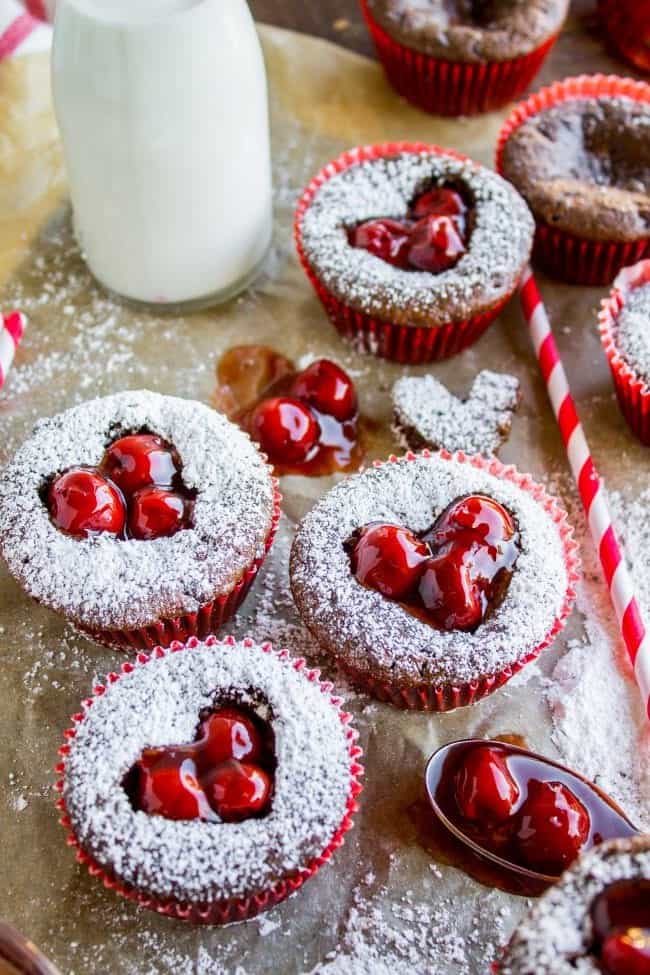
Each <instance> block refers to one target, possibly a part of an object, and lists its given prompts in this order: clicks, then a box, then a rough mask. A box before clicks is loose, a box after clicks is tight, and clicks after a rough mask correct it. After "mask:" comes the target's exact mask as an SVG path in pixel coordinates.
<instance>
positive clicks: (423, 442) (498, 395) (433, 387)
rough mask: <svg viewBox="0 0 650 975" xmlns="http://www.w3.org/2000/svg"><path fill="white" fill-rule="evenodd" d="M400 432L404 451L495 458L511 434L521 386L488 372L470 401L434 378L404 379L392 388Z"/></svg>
mask: <svg viewBox="0 0 650 975" xmlns="http://www.w3.org/2000/svg"><path fill="white" fill-rule="evenodd" d="M392 399H393V410H394V417H395V427H394V429H395V432H396V434H397V436H398V438H399V440H400V442H401V443H402V444H403V446H405V447H410V448H411V449H413V450H420V449H422V448H423V447H428V448H431V449H433V450H448V451H449V452H450V453H454V452H455V451H457V450H462V451H464V452H465V453H467V454H483V455H488V456H489V455H491V454H494V453H495V452H496V451H497V450H498V448H499V447H500V446H501V444H502V443H503V442H504V440H506V439H507V438H508V436H509V434H510V429H511V426H512V416H513V413H514V411H515V410H516V409H517V406H518V405H519V401H520V388H519V380H518V379H517V378H516V377H515V376H510V375H508V374H507V373H497V372H491V371H490V370H489V369H484V370H483V371H482V372H480V373H479V374H478V376H477V377H476V379H475V380H474V382H473V384H472V387H471V389H470V391H469V395H468V396H467V399H465V400H462V399H459V398H458V397H457V396H454V395H453V393H450V392H449V390H448V389H447V387H446V386H444V385H443V384H442V383H441V382H439V381H438V380H437V379H435V378H434V377H433V376H403V377H402V378H401V379H398V381H397V382H396V383H395V385H394V386H393V392H392Z"/></svg>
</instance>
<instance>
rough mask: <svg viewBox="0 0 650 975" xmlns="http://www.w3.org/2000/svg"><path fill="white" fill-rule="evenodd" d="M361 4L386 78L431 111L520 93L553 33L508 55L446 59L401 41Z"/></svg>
mask: <svg viewBox="0 0 650 975" xmlns="http://www.w3.org/2000/svg"><path fill="white" fill-rule="evenodd" d="M360 4H361V11H362V13H363V16H364V18H365V21H366V24H367V26H368V30H369V31H370V35H371V37H372V39H373V41H374V44H375V48H376V50H377V56H378V58H379V60H380V61H381V63H382V66H383V68H384V71H385V73H386V77H387V78H388V81H389V82H390V84H391V85H392V86H393V88H394V89H395V90H396V91H397V93H398V94H399V95H401V96H402V97H403V98H406V100H407V101H409V102H411V104H413V105H415V106H416V107H417V108H421V109H423V111H425V112H431V113H432V114H433V115H477V114H480V113H481V112H490V111H492V110H493V109H497V108H501V107H503V105H507V104H508V102H511V101H513V100H514V99H515V98H519V96H520V95H522V94H523V93H524V92H525V90H526V89H527V88H528V86H529V85H530V83H531V82H532V80H533V78H534V77H535V75H536V74H537V73H538V71H539V70H540V68H541V67H542V64H543V63H544V61H545V60H546V58H547V57H548V55H549V53H550V51H551V48H552V47H553V45H554V44H555V42H556V40H557V38H558V35H557V34H554V35H553V36H552V37H549V38H548V40H546V41H544V43H543V44H541V45H540V46H539V47H537V48H535V50H534V51H531V52H530V53H529V54H523V55H521V57H517V58H513V59H511V60H509V61H445V60H443V59H441V58H436V57H434V56H433V55H431V54H424V53H423V52H422V51H416V50H415V49H414V48H411V47H406V46H405V45H404V44H400V43H399V42H398V41H396V40H395V39H394V38H392V37H391V36H390V34H388V33H387V31H385V30H384V28H383V27H382V26H381V24H379V23H378V22H377V21H376V20H375V19H374V17H373V16H372V13H371V11H370V8H369V6H368V2H367V0H360Z"/></svg>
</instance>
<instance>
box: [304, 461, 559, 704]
mask: <svg viewBox="0 0 650 975" xmlns="http://www.w3.org/2000/svg"><path fill="white" fill-rule="evenodd" d="M461 458H462V455H459V457H453V458H451V459H450V458H449V455H443V454H438V455H429V454H428V453H427V452H423V453H422V454H419V455H407V456H406V457H404V458H402V459H400V460H393V462H392V463H390V462H389V463H386V464H382V465H380V466H378V467H375V468H373V469H370V470H367V471H364V472H363V473H362V474H358V475H356V476H354V477H350V478H348V479H347V480H346V481H344V482H342V483H341V484H338V485H337V486H336V487H335V488H334V489H333V490H332V491H330V492H329V494H327V495H326V496H325V497H324V498H323V499H322V500H321V501H320V502H319V503H318V504H317V505H316V506H315V508H313V509H312V511H311V512H310V513H309V514H308V515H307V517H306V518H305V519H304V520H303V522H302V523H301V525H300V528H299V530H298V532H297V535H296V538H295V541H294V545H293V548H292V552H291V567H290V571H291V587H292V591H293V594H294V598H295V600H296V604H297V607H298V610H299V612H300V615H301V616H302V618H303V620H304V622H305V623H306V624H307V626H308V627H309V628H310V629H311V630H312V631H313V633H314V634H315V636H316V637H317V639H318V640H319V642H320V643H321V644H322V645H323V646H324V647H325V648H326V649H328V650H330V651H331V652H332V653H333V654H334V655H336V656H337V657H340V658H341V659H342V661H343V662H344V664H349V665H350V667H351V668H352V669H353V670H355V671H357V672H361V673H363V674H366V675H368V676H371V677H374V678H376V679H379V680H389V681H390V682H392V683H395V684H401V685H403V686H409V687H410V686H417V685H420V684H433V685H438V684H450V683H452V684H453V683H460V684H466V683H468V682H469V681H472V680H475V679H477V678H480V677H485V676H488V675H491V674H495V673H499V672H501V671H503V670H504V669H505V668H507V667H508V666H510V665H513V664H515V663H516V662H518V661H520V660H522V659H524V658H526V657H527V656H528V655H530V653H531V652H532V651H533V650H535V649H536V648H537V647H538V646H539V645H540V644H541V643H542V642H543V641H544V640H545V638H546V637H547V635H548V634H549V631H550V630H551V629H552V627H553V625H554V623H555V621H556V618H557V617H558V615H559V614H560V612H561V610H562V607H563V605H564V602H565V599H566V596H567V589H568V587H569V585H570V580H569V578H568V570H567V565H566V562H565V548H564V546H565V541H564V539H565V538H566V536H567V535H568V534H570V532H569V529H568V528H567V527H566V525H565V519H566V516H565V515H564V514H563V513H560V509H559V508H558V507H557V506H556V505H555V504H554V503H552V502H551V500H550V499H548V498H546V497H545V496H544V494H543V491H542V490H541V488H535V490H526V489H524V487H523V486H522V485H521V483H517V482H516V481H515V480H510V479H507V478H505V477H497V476H495V475H493V474H491V473H489V471H488V470H486V469H484V468H483V467H478V466H475V465H474V464H473V463H472V462H471V460H467V459H461ZM506 470H507V469H506ZM510 470H511V469H510ZM527 483H528V485H529V486H530V487H531V488H534V485H532V482H530V481H529V482H527ZM469 494H481V495H487V496H488V497H490V498H492V499H493V500H495V501H497V502H499V503H500V504H502V505H504V506H505V507H506V508H507V509H508V510H509V511H510V512H511V513H512V515H513V516H514V519H515V522H516V525H517V528H518V531H519V545H520V552H519V556H518V559H517V564H516V567H515V569H514V572H513V574H512V578H511V579H510V584H509V588H508V591H507V594H506V595H505V598H504V599H503V601H502V602H501V604H500V605H499V606H498V607H497V608H496V609H495V610H494V612H493V613H492V614H491V615H490V616H488V618H487V619H486V620H485V621H484V622H482V623H481V624H480V626H479V627H478V628H477V629H476V630H475V631H474V632H463V631H461V630H452V631H443V630H438V629H436V628H435V627H434V626H432V625H430V624H428V623H426V622H422V621H421V620H420V619H418V618H417V617H416V616H414V615H412V614H411V613H409V612H408V611H407V610H406V609H405V608H403V607H402V606H401V605H400V604H399V603H398V602H394V601H392V600H388V599H386V598H385V597H384V596H383V595H382V594H381V593H379V592H377V591H375V590H372V589H369V588H366V587H364V586H363V585H361V584H360V583H359V582H358V581H357V579H356V578H355V576H354V575H353V573H352V569H351V564H350V558H349V555H348V553H347V551H346V547H345V543H346V542H347V540H348V539H349V538H350V537H351V536H352V535H353V533H354V532H355V531H356V530H357V529H359V528H361V527H363V526H364V525H368V524H370V523H372V522H385V523H390V524H395V525H401V526H405V527H407V528H409V529H410V530H411V531H413V532H415V533H422V532H425V531H426V530H427V529H429V528H430V527H431V525H432V524H433V522H434V521H435V519H436V517H437V516H438V515H440V514H441V513H442V512H443V511H444V510H445V509H446V508H447V507H448V506H449V505H450V504H451V503H452V502H453V501H455V500H456V499H458V498H461V497H463V496H466V495H469Z"/></svg>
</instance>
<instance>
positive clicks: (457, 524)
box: [424, 494, 516, 548]
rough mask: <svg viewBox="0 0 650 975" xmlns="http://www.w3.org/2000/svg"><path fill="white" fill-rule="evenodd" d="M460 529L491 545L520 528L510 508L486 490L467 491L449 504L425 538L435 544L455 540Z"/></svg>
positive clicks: (499, 542) (504, 539) (494, 545)
mask: <svg viewBox="0 0 650 975" xmlns="http://www.w3.org/2000/svg"><path fill="white" fill-rule="evenodd" d="M459 530H463V531H466V532H468V533H470V534H471V535H472V536H474V537H475V538H476V539H477V540H478V541H481V542H483V543H484V544H486V545H488V546H490V547H497V546H499V545H500V544H501V543H502V542H508V541H510V540H511V539H512V538H513V537H514V535H515V532H516V528H515V523H514V520H513V517H512V515H511V514H510V512H509V511H507V510H506V509H505V508H504V507H503V505H502V504H499V502H498V501H495V500H494V499H493V498H488V497H486V496H485V495H483V494H471V495H467V497H464V498H459V500H458V501H455V502H454V503H453V504H451V505H449V507H448V508H446V509H445V511H443V513H442V514H441V515H440V517H439V518H438V519H437V521H436V523H435V525H434V526H433V528H432V529H430V530H429V531H428V532H427V533H426V534H425V536H424V538H425V539H426V541H427V542H428V543H429V544H430V545H431V546H432V547H434V548H435V547H439V546H442V545H446V544H447V543H448V542H450V541H454V540H455V539H456V538H457V537H458V532H459Z"/></svg>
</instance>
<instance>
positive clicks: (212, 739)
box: [196, 707, 262, 767]
mask: <svg viewBox="0 0 650 975" xmlns="http://www.w3.org/2000/svg"><path fill="white" fill-rule="evenodd" d="M196 748H197V752H198V753H199V755H200V757H199V758H197V761H199V762H200V764H201V766H202V767H206V766H215V765H221V763H222V762H226V761H228V759H230V758H236V759H237V760H238V761H243V760H244V759H246V760H247V761H248V762H257V761H259V758H260V756H261V754H262V739H261V737H260V733H259V731H258V730H257V728H256V727H255V723H254V721H253V720H252V719H251V718H250V717H249V716H248V715H247V714H245V713H244V712H243V711H240V710H238V709H237V708H233V707H229V708H220V710H219V711H215V712H214V713H213V714H211V715H210V716H209V717H207V718H206V719H205V721H203V722H201V727H200V728H199V737H198V739H197V744H196Z"/></svg>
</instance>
